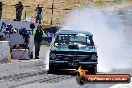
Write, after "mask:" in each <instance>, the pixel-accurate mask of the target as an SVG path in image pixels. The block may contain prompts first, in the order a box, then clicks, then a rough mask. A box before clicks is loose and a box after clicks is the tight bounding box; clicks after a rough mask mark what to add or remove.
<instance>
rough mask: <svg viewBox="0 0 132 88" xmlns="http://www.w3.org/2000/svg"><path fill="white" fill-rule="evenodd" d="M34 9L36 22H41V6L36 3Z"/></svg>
mask: <svg viewBox="0 0 132 88" xmlns="http://www.w3.org/2000/svg"><path fill="white" fill-rule="evenodd" d="M35 11H36V12H37V16H36V23H39V24H41V19H42V6H41V5H40V4H38V6H37V7H36V9H35Z"/></svg>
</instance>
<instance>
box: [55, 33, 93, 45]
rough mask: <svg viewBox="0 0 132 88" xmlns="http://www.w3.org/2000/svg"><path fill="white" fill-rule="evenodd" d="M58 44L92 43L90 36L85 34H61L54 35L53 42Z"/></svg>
mask: <svg viewBox="0 0 132 88" xmlns="http://www.w3.org/2000/svg"><path fill="white" fill-rule="evenodd" d="M54 43H57V44H58V45H60V44H61V45H62V44H67V45H68V44H70V43H78V44H81V45H93V44H94V43H93V40H92V36H86V35H81V34H78V35H77V34H67V35H66V34H61V35H56V37H55V42H54Z"/></svg>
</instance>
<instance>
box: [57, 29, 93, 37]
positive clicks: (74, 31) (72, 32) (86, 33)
mask: <svg viewBox="0 0 132 88" xmlns="http://www.w3.org/2000/svg"><path fill="white" fill-rule="evenodd" d="M56 34H85V35H89V36H92V35H93V34H91V33H90V32H87V31H77V30H61V29H60V30H59V31H57V32H56Z"/></svg>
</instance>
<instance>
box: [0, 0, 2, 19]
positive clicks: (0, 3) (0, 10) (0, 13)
mask: <svg viewBox="0 0 132 88" xmlns="http://www.w3.org/2000/svg"><path fill="white" fill-rule="evenodd" d="M1 17H2V1H0V20H1Z"/></svg>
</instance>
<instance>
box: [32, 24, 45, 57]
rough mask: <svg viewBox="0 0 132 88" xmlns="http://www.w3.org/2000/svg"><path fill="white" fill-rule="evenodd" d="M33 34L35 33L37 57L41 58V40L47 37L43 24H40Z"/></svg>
mask: <svg viewBox="0 0 132 88" xmlns="http://www.w3.org/2000/svg"><path fill="white" fill-rule="evenodd" d="M33 35H34V43H35V59H39V51H40V47H41V42H42V40H43V39H44V37H45V33H44V31H43V30H42V26H40V25H38V27H37V30H34V31H33Z"/></svg>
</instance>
